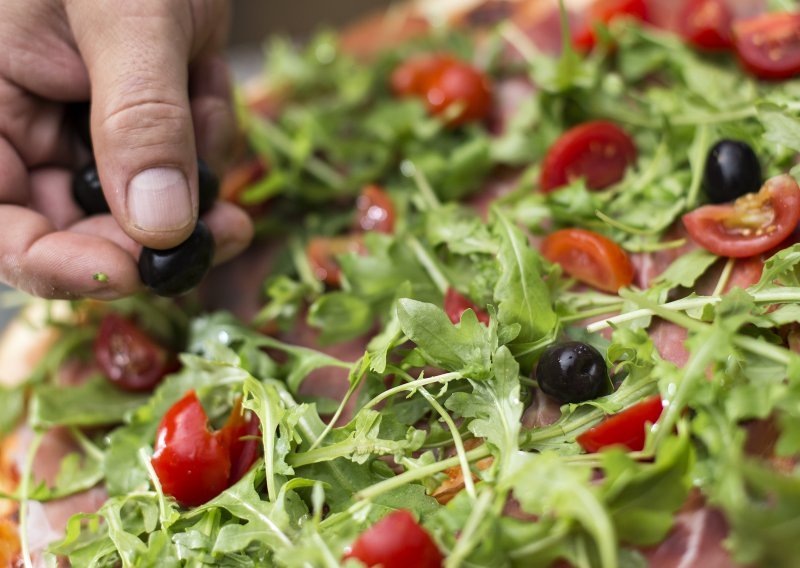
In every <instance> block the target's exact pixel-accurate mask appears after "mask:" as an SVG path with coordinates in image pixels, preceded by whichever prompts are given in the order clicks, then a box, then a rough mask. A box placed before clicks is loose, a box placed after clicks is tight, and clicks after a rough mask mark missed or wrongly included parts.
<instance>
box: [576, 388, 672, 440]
mask: <svg viewBox="0 0 800 568" xmlns="http://www.w3.org/2000/svg"><path fill="white" fill-rule="evenodd" d="M663 409H664V405H663V403H662V402H661V397H660V396H658V395H656V396H651V397H650V398H646V399H645V400H643V401H641V402H639V403H637V404H634V405H633V406H631V407H629V408H626V409H625V410H623V411H622V412H620V413H618V414H614V415H613V416H609V417H608V418H606V419H605V420H603V421H602V422H601V423H600V424H598V425H597V426H595V427H593V428H589V429H588V430H586V432H584V433H583V434H581V435H580V436H578V437H577V438H576V440H577V442H578V444H580V446H581V447H582V448H583V449H584V450H586V451H587V452H590V453H593V452H597V451H599V450H601V449H603V448H607V447H609V446H625V447H626V448H628V449H629V450H631V451H634V452H639V451H641V450H643V449H644V443H645V439H646V437H647V430H646V426H647V423H650V424H655V423H656V422H657V421H658V417H659V416H661V411H662V410H663Z"/></svg>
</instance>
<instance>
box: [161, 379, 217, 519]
mask: <svg viewBox="0 0 800 568" xmlns="http://www.w3.org/2000/svg"><path fill="white" fill-rule="evenodd" d="M152 464H153V469H154V470H155V472H156V475H157V476H158V479H159V481H160V482H161V488H162V489H163V490H164V493H165V494H166V495H171V496H172V497H174V498H175V499H176V500H177V501H178V503H180V504H181V505H183V506H186V507H196V506H198V505H202V504H203V503H205V502H207V501H209V500H210V499H213V498H214V497H216V496H217V495H219V494H220V493H221V492H222V491H224V490H225V489H226V488H227V487H228V480H229V479H230V472H231V458H230V454H229V451H228V448H227V447H226V445H225V442H224V440H223V439H222V438H221V437H220V436H218V435H217V434H216V433H212V432H210V431H209V429H208V416H207V415H206V412H205V410H203V407H202V405H201V404H200V401H199V400H198V399H197V395H196V394H195V393H194V391H190V392H189V393H188V394H187V395H186V396H184V397H183V398H182V399H181V400H179V401H178V402H176V403H175V404H174V405H173V406H172V408H170V409H169V410H168V411H167V413H166V414H165V415H164V418H162V420H161V424H159V426H158V432H157V434H156V445H155V453H154V454H153V459H152Z"/></svg>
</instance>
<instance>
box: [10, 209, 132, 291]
mask: <svg viewBox="0 0 800 568" xmlns="http://www.w3.org/2000/svg"><path fill="white" fill-rule="evenodd" d="M0 226H2V227H3V228H4V234H5V235H7V238H5V239H4V240H3V243H2V248H0V280H2V281H3V282H5V283H7V284H10V285H11V286H14V287H16V288H19V289H21V290H24V291H26V292H29V293H31V294H33V295H36V296H41V297H44V298H62V299H63V298H76V297H88V298H97V299H103V300H108V299H113V298H119V297H122V296H127V295H130V294H132V293H134V292H136V291H137V290H138V289H139V288H140V287H141V283H140V282H139V273H138V270H137V267H136V263H135V262H134V260H133V257H132V256H131V255H130V254H128V253H127V252H126V251H124V250H122V249H121V248H120V247H119V246H117V245H116V244H114V243H112V242H110V241H108V240H106V239H104V238H102V237H98V236H95V235H87V234H78V233H72V232H66V231H54V227H53V225H52V224H51V223H50V222H49V221H48V220H47V219H46V218H45V217H44V216H42V215H40V214H39V213H36V212H34V211H31V210H30V209H27V208H23V207H19V206H14V205H0Z"/></svg>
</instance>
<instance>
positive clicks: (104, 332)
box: [93, 313, 178, 391]
mask: <svg viewBox="0 0 800 568" xmlns="http://www.w3.org/2000/svg"><path fill="white" fill-rule="evenodd" d="M93 350H94V358H95V360H96V361H97V364H98V366H99V367H100V369H101V370H102V371H103V374H104V375H105V376H106V378H107V379H108V380H109V381H110V382H111V383H112V384H114V385H116V386H117V387H119V388H121V389H123V390H127V391H146V390H150V389H152V388H153V387H155V386H156V385H157V384H158V383H159V382H161V379H163V378H164V376H165V375H167V374H169V373H171V372H173V371H176V370H177V369H178V362H177V359H176V358H175V356H174V355H173V354H172V353H170V352H169V351H168V350H167V349H165V348H163V347H161V346H160V345H159V344H158V343H156V341H155V340H154V339H153V338H152V337H150V336H149V335H147V334H146V333H145V332H143V331H142V330H141V329H139V328H138V327H137V326H136V325H135V324H134V323H133V322H131V321H129V320H127V319H125V318H123V317H122V316H120V315H118V314H115V313H109V314H107V315H106V316H105V317H104V318H103V321H102V322H101V324H100V329H99V331H98V332H97V337H96V338H95V340H94V346H93Z"/></svg>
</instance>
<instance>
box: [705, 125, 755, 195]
mask: <svg viewBox="0 0 800 568" xmlns="http://www.w3.org/2000/svg"><path fill="white" fill-rule="evenodd" d="M761 183H762V179H761V164H760V163H759V162H758V156H756V153H755V152H754V151H753V149H752V148H751V147H750V146H749V145H748V144H746V143H745V142H741V141H739V140H720V141H719V142H717V143H716V144H715V145H714V147H713V148H711V150H710V151H709V152H708V157H707V158H706V168H705V172H704V175H703V185H704V187H705V191H706V195H708V199H709V200H710V201H711V202H712V203H727V202H729V201H733V200H735V199H737V198H739V197H741V196H742V195H745V194H747V193H753V192H755V191H758V190H759V189H760V188H761Z"/></svg>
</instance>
